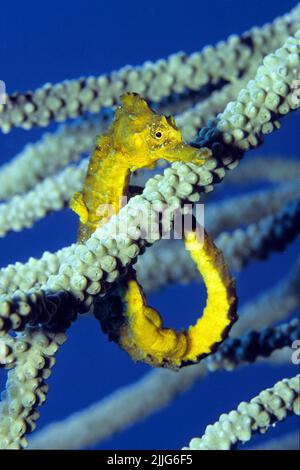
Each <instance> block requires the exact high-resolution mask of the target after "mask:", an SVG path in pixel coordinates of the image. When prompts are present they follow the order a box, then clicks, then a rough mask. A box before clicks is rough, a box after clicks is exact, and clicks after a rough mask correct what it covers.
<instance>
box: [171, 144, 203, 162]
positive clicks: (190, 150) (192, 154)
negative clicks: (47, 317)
mask: <svg viewBox="0 0 300 470" xmlns="http://www.w3.org/2000/svg"><path fill="white" fill-rule="evenodd" d="M210 156H211V150H210V149H208V148H205V147H203V148H201V149H198V148H196V147H192V146H191V145H188V144H185V143H184V142H180V143H178V144H176V145H172V146H169V147H166V150H165V152H164V154H163V159H164V160H167V161H168V162H170V163H171V162H185V163H194V164H195V165H203V163H204V162H205V161H206V160H207V159H208V158H209V157H210Z"/></svg>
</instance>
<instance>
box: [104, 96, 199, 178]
mask: <svg viewBox="0 0 300 470" xmlns="http://www.w3.org/2000/svg"><path fill="white" fill-rule="evenodd" d="M121 103H122V104H121V106H120V107H119V108H118V109H117V111H116V116H115V120H114V124H113V126H114V129H113V131H114V144H115V146H116V147H117V149H118V150H119V151H121V152H122V153H123V154H124V155H126V158H127V159H128V164H129V166H130V169H131V170H134V169H137V168H142V167H145V166H146V167H151V166H152V165H153V164H154V163H155V161H156V160H158V159H160V158H164V157H167V155H169V154H170V152H176V150H180V149H181V150H182V148H183V147H185V148H191V149H192V147H190V146H188V145H186V144H184V143H183V140H182V135H181V132H180V130H179V129H178V127H177V126H176V123H175V121H174V119H173V118H172V117H171V116H168V117H167V116H164V115H160V114H158V113H156V112H155V111H153V110H152V109H151V108H150V106H149V105H148V103H147V102H146V101H145V100H144V99H143V98H142V97H141V96H140V95H138V94H137V93H125V94H124V95H122V96H121ZM178 160H180V158H178Z"/></svg>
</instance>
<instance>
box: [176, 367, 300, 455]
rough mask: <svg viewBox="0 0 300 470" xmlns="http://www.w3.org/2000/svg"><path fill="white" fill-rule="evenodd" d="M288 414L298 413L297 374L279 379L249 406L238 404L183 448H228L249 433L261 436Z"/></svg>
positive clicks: (299, 390) (299, 381)
mask: <svg viewBox="0 0 300 470" xmlns="http://www.w3.org/2000/svg"><path fill="white" fill-rule="evenodd" d="M291 414H296V415H299V414H300V375H296V376H295V377H293V378H291V379H284V380H281V381H280V382H277V384H275V385H274V387H272V388H269V389H266V390H264V391H262V392H261V393H260V394H259V395H258V396H257V397H255V398H252V400H251V401H250V402H249V403H246V402H242V403H240V404H239V406H238V408H237V410H236V411H231V412H230V413H229V414H222V415H221V416H220V419H219V421H217V422H216V423H215V424H213V425H209V426H207V428H206V430H205V433H204V435H203V436H202V437H201V438H194V439H192V440H191V441H190V443H189V446H188V447H184V449H188V450H228V449H232V448H233V447H234V446H235V445H236V444H237V443H239V442H242V443H245V442H247V441H249V440H250V439H251V437H252V434H253V433H265V432H266V431H267V429H268V428H269V427H270V426H272V425H273V424H275V423H277V422H279V421H283V420H284V419H286V418H287V416H289V415H291Z"/></svg>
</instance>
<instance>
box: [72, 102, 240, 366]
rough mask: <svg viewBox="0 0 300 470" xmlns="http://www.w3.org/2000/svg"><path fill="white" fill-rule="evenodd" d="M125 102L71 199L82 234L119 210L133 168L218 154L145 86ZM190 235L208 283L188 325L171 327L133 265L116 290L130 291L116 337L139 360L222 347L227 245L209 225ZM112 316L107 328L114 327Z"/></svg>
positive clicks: (188, 356)
mask: <svg viewBox="0 0 300 470" xmlns="http://www.w3.org/2000/svg"><path fill="white" fill-rule="evenodd" d="M121 103H122V104H121V106H119V107H118V108H117V110H116V113H115V119H114V121H113V122H112V124H111V125H110V127H109V128H108V130H107V131H106V132H105V133H104V134H103V135H101V136H100V137H99V138H98V140H97V143H96V147H95V150H94V152H93V154H92V156H91V159H90V162H89V167H88V172H87V176H86V179H85V183H84V186H83V190H82V192H81V193H75V195H74V196H73V199H72V201H71V204H70V206H71V208H72V209H73V210H74V211H75V212H76V213H77V214H78V215H79V217H80V225H79V233H78V241H79V242H84V241H86V240H87V239H88V238H89V237H90V236H91V234H92V233H93V232H94V231H95V230H96V228H98V227H99V226H101V225H102V224H104V223H106V221H107V220H108V218H109V216H110V213H109V211H108V210H101V208H103V207H112V208H113V210H114V211H115V213H117V212H118V211H119V210H120V208H121V203H122V197H123V196H126V195H127V192H128V185H129V177H130V173H131V172H133V171H135V170H137V169H139V168H144V167H147V168H153V166H154V165H155V163H156V161H157V160H159V159H165V160H167V161H168V162H174V161H182V162H188V163H195V164H197V165H202V164H203V163H204V162H205V161H206V159H207V158H209V156H210V155H211V151H210V150H209V149H206V148H203V149H200V150H199V149H197V148H195V147H192V146H190V145H188V144H186V143H184V142H183V139H182V135H181V132H180V130H179V129H178V128H177V126H176V124H175V121H174V119H173V118H172V117H171V116H170V117H166V116H163V115H159V114H157V113H155V112H154V111H153V110H152V109H151V108H150V107H149V106H148V104H147V102H146V101H145V100H144V99H143V98H142V97H141V96H139V95H138V94H136V93H126V94H124V95H122V96H121ZM99 209H100V210H99ZM184 242H185V246H186V249H187V250H188V251H189V253H190V255H191V257H192V259H193V260H194V262H195V263H196V265H197V268H198V270H199V271H200V273H201V275H202V277H203V280H204V282H205V285H206V289H207V305H206V307H205V309H204V311H203V315H202V317H200V318H199V319H198V320H197V322H196V324H195V325H194V326H190V327H189V329H188V330H187V331H175V330H174V329H171V328H164V327H163V324H162V319H161V317H160V315H159V313H158V312H157V311H156V310H155V309H153V308H151V307H149V306H148V305H147V304H146V299H145V296H144V294H143V291H142V288H141V286H140V285H139V284H138V282H137V281H136V279H135V272H134V271H133V270H132V271H131V273H130V275H129V276H128V277H127V278H126V281H125V283H124V282H121V283H120V286H119V288H118V291H117V295H119V296H120V295H122V299H123V304H122V305H123V306H122V309H123V310H122V321H119V322H117V324H118V327H117V331H116V328H115V327H114V328H113V329H114V334H113V335H111V337H112V338H113V339H114V340H116V341H117V342H118V343H119V344H120V346H121V347H122V348H123V349H125V350H126V351H127V352H128V353H129V354H130V355H131V357H132V358H133V359H134V360H141V361H143V362H146V363H148V364H151V365H153V366H163V367H169V368H174V369H177V368H179V367H182V366H183V365H187V364H190V363H195V362H198V361H199V360H200V359H201V358H202V357H204V356H207V355H208V354H210V353H211V352H213V351H214V350H215V349H216V347H217V345H218V344H219V343H220V342H221V341H222V340H223V339H224V338H225V337H226V336H227V334H228V331H229V329H230V327H231V326H232V324H233V322H234V321H235V320H236V293H235V288H234V282H233V280H232V278H231V277H230V274H229V271H228V269H227V267H226V265H225V263H224V260H223V257H222V254H221V252H220V251H219V250H218V249H217V248H216V247H215V245H214V243H213V241H212V240H211V239H210V238H209V236H208V235H207V234H206V232H204V240H203V241H202V242H199V240H198V238H197V232H196V229H195V230H191V231H190V232H188V233H185V234H184ZM114 316H115V317H116V313H115V314H114ZM105 321H106V325H105V328H104V329H109V325H107V319H106V320H105ZM109 321H110V320H109ZM107 326H108V328H107Z"/></svg>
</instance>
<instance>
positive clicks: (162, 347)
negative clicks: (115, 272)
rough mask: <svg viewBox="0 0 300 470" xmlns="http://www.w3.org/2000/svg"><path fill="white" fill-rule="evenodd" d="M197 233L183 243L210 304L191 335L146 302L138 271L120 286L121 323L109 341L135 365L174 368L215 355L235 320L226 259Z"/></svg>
mask: <svg viewBox="0 0 300 470" xmlns="http://www.w3.org/2000/svg"><path fill="white" fill-rule="evenodd" d="M197 233H199V232H198V231H197V230H194V231H189V232H187V233H186V234H185V237H184V242H185V247H186V249H187V250H188V251H189V253H190V255H191V257H192V259H193V261H194V262H195V264H196V266H197V268H198V270H199V272H200V274H201V275H202V278H203V280H204V283H205V285H206V289H207V304H206V307H205V309H204V311H203V315H202V316H201V317H200V318H198V320H197V322H196V323H195V325H193V326H190V327H189V329H188V330H187V331H176V330H174V329H172V328H165V327H164V326H163V321H162V318H161V316H160V314H159V313H158V312H157V311H156V310H155V309H154V308H152V307H149V306H148V305H147V304H146V299H145V296H144V294H143V291H142V287H141V286H140V285H139V284H138V282H137V280H136V278H135V272H132V273H131V276H129V279H128V278H127V279H126V284H124V285H123V287H122V298H123V311H122V317H123V321H122V320H121V318H120V317H119V330H118V331H116V330H115V331H114V334H113V335H112V336H111V338H112V339H114V340H115V341H116V342H117V343H118V344H119V345H120V346H121V347H122V348H123V349H124V350H125V351H127V352H128V353H129V355H130V356H131V357H132V358H133V359H134V360H136V361H143V362H145V363H148V364H150V365H152V366H156V367H167V368H172V369H178V368H180V367H183V366H186V365H188V364H192V363H196V362H199V360H200V359H202V358H203V357H205V356H207V355H208V354H211V353H212V352H214V351H215V349H216V348H217V345H218V344H219V343H220V342H221V341H223V339H224V338H225V337H226V336H227V334H228V331H229V330H230V328H231V326H232V325H233V323H234V322H235V321H236V304H237V302H236V299H237V297H236V293H235V286H234V281H233V279H232V278H231V276H230V273H229V270H228V268H227V266H226V264H225V262H224V259H223V255H222V253H221V252H220V250H218V248H217V247H216V246H215V245H214V243H213V241H212V240H211V238H210V237H209V236H208V235H207V233H206V232H205V231H204V230H203V233H204V236H203V239H201V240H200V239H199V238H198V236H197ZM114 307H116V305H114ZM114 313H115V315H116V310H115V312H114ZM102 320H103V317H102ZM114 321H116V317H115V319H114Z"/></svg>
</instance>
